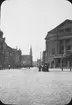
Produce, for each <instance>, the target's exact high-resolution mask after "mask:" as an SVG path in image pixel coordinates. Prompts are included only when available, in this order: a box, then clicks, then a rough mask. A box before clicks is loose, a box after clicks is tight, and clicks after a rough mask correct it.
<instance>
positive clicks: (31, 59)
mask: <svg viewBox="0 0 72 105" xmlns="http://www.w3.org/2000/svg"><path fill="white" fill-rule="evenodd" d="M30 61H31V67H33V56H32V46H30Z"/></svg>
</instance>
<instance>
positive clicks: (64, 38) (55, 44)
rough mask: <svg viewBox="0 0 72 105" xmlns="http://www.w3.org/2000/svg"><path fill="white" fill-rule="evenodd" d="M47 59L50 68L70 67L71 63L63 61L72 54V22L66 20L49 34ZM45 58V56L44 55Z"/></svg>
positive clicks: (47, 37) (47, 38)
mask: <svg viewBox="0 0 72 105" xmlns="http://www.w3.org/2000/svg"><path fill="white" fill-rule="evenodd" d="M45 40H46V51H45V52H46V55H47V56H46V58H47V59H45V62H47V63H49V65H50V67H53V68H54V67H62V65H63V66H64V67H69V61H67V60H65V59H64V60H63V63H62V59H63V58H65V57H66V56H67V55H68V54H69V53H72V20H69V19H67V20H65V21H64V22H62V23H61V24H59V25H58V26H57V27H55V28H54V29H52V30H51V31H49V32H48V33H47V36H46V38H45ZM44 56H45V55H44Z"/></svg>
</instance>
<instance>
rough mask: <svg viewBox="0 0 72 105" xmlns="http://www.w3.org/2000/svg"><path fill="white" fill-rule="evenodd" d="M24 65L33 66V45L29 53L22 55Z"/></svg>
mask: <svg viewBox="0 0 72 105" xmlns="http://www.w3.org/2000/svg"><path fill="white" fill-rule="evenodd" d="M21 65H22V67H33V56H32V47H30V53H29V55H21Z"/></svg>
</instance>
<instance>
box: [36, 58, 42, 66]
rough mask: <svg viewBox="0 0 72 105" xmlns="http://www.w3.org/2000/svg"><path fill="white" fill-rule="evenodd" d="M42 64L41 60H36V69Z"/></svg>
mask: <svg viewBox="0 0 72 105" xmlns="http://www.w3.org/2000/svg"><path fill="white" fill-rule="evenodd" d="M41 64H42V62H41V59H37V67H39V66H40V65H41Z"/></svg>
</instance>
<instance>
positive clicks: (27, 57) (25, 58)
mask: <svg viewBox="0 0 72 105" xmlns="http://www.w3.org/2000/svg"><path fill="white" fill-rule="evenodd" d="M21 60H22V61H23V60H30V55H21Z"/></svg>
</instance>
